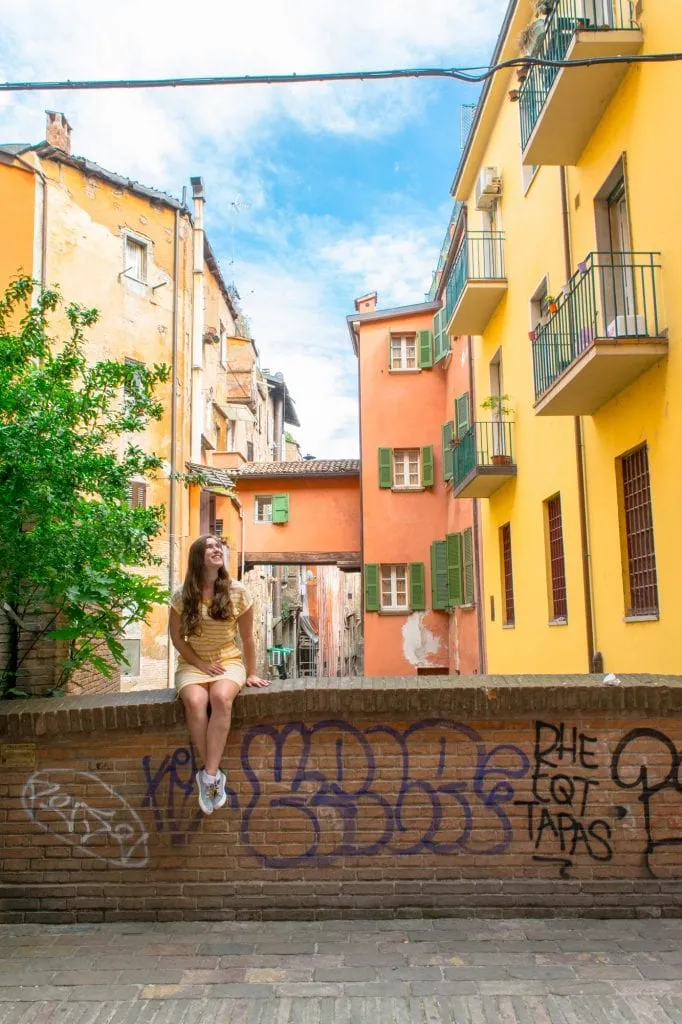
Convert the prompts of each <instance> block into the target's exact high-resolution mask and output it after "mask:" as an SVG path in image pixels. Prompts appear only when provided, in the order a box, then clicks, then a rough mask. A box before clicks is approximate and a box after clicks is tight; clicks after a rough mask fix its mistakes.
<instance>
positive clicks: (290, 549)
mask: <svg viewBox="0 0 682 1024" xmlns="http://www.w3.org/2000/svg"><path fill="white" fill-rule="evenodd" d="M274 494H287V495H288V497H289V518H288V521H287V522H285V523H281V524H280V523H271V522H257V521H256V511H255V504H256V498H257V497H258V496H265V495H268V496H269V495H274ZM237 496H238V498H239V500H240V501H241V503H242V505H243V508H244V522H245V534H246V538H245V560H246V561H247V562H249V561H263V562H267V561H268V557H267V556H269V555H274V554H277V553H287V556H288V557H287V559H285V562H286V561H291V562H295V561H296V559H295V557H294V556H295V554H296V553H307V554H319V555H324V554H325V553H327V552H336V553H343V554H344V555H346V556H347V558H346V559H344V560H340V561H341V562H348V563H350V562H355V563H356V564H359V553H360V490H359V480H358V477H357V476H339V477H333V476H309V477H305V478H303V479H296V478H290V477H286V476H269V477H265V478H255V479H254V478H250V477H237ZM255 556H258V557H257V558H256V557H255ZM261 556H262V557H261ZM321 560H322V559H320V561H321Z"/></svg>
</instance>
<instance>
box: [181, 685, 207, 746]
mask: <svg viewBox="0 0 682 1024" xmlns="http://www.w3.org/2000/svg"><path fill="white" fill-rule="evenodd" d="M180 700H181V701H182V703H183V704H184V706H185V719H186V721H187V730H188V732H189V737H190V739H191V741H192V743H193V744H194V746H195V747H196V749H197V750H198V751H199V756H200V758H201V760H202V762H203V764H204V765H206V733H207V730H208V687H206V686H203V685H202V683H189V684H188V685H187V686H183V688H182V689H181V690H180Z"/></svg>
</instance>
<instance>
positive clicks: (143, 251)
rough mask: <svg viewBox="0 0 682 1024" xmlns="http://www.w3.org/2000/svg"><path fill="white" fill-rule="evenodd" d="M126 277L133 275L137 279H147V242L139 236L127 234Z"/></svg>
mask: <svg viewBox="0 0 682 1024" xmlns="http://www.w3.org/2000/svg"><path fill="white" fill-rule="evenodd" d="M123 271H124V275H125V277H131V278H133V280H135V281H142V282H145V283H146V281H147V244H146V242H142V241H140V240H139V239H137V238H132V237H131V236H130V235H126V247H125V267H124V268H123Z"/></svg>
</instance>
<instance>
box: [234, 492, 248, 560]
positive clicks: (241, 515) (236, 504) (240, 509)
mask: <svg viewBox="0 0 682 1024" xmlns="http://www.w3.org/2000/svg"><path fill="white" fill-rule="evenodd" d="M230 501H231V502H232V504H233V505H234V507H235V508H236V509H237V512H238V513H239V518H240V519H241V521H242V522H241V535H242V540H241V545H242V549H241V550H242V555H241V568H240V573H241V575H240V577H239V578H240V579H241V580H243V579H244V564H245V559H244V545H245V543H246V539H245V538H246V529H245V525H246V520H245V519H244V506H243V505H242V503H241V501H240V500H239V498H238V497H237V496H236V495H235V494H231V495H230Z"/></svg>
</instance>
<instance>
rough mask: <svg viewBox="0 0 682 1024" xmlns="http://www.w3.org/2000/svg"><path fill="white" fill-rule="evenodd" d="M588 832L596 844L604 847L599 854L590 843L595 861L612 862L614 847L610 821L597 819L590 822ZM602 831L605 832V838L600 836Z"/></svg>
mask: <svg viewBox="0 0 682 1024" xmlns="http://www.w3.org/2000/svg"><path fill="white" fill-rule="evenodd" d="M587 831H588V832H589V834H590V837H591V838H592V839H593V840H594V842H595V843H597V844H599V845H600V846H602V847H603V850H602V851H601V852H597V850H595V848H594V846H593V845H592V843H590V854H591V855H592V857H593V858H594V860H603V861H610V860H611V859H612V857H613V847H612V846H611V843H610V839H611V826H610V825H609V823H608V821H604V820H603V819H602V818H597V819H596V820H595V821H591V822H590V824H589V825H588V826H587ZM600 831H603V832H604V835H603V836H600V835H599V832H600Z"/></svg>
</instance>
